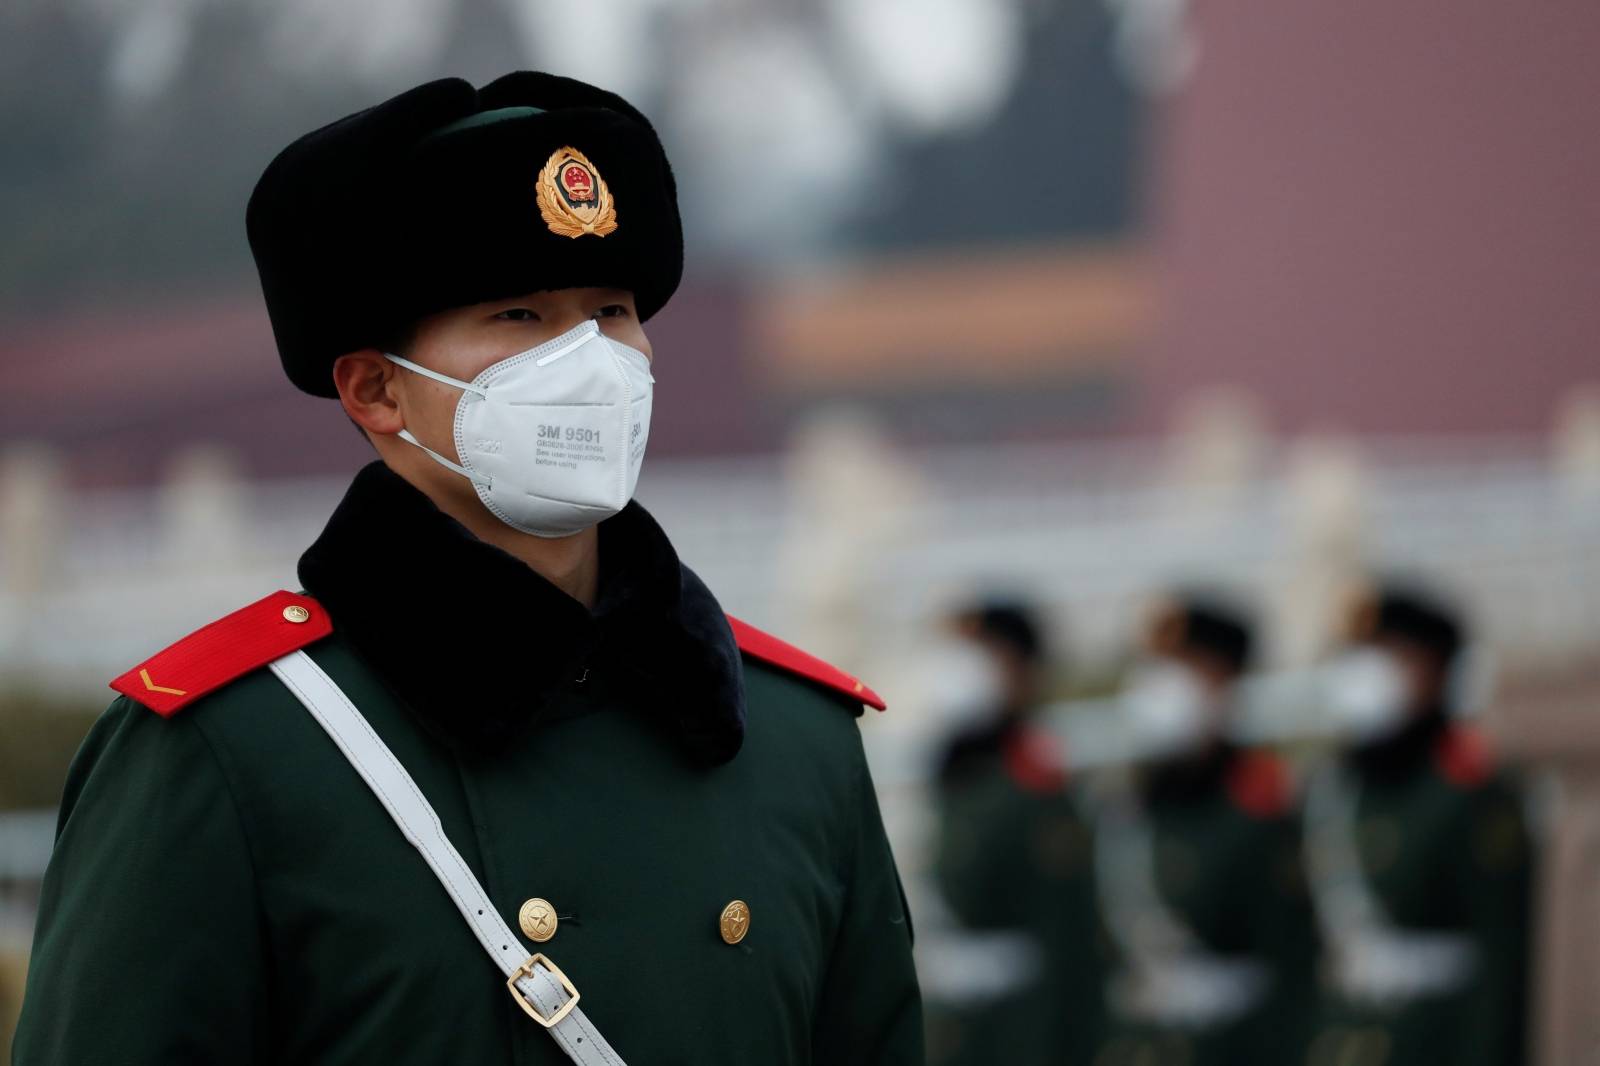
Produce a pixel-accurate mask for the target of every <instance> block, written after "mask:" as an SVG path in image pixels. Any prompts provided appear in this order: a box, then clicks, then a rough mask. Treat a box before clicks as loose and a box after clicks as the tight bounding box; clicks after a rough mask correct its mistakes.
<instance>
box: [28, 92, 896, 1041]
mask: <svg viewBox="0 0 1600 1066" xmlns="http://www.w3.org/2000/svg"><path fill="white" fill-rule="evenodd" d="M247 222H248V230H249V236H250V240H251V245H252V248H253V251H254V253H255V257H256V262H257V265H258V267H259V270H260V274H261V280H262V287H263V289H264V291H265V295H266V301H267V308H268V311H269V313H270V316H271V319H272V325H273V329H274V332H275V335H276V338H277V342H278V348H279V352H280V354H281V356H282V360H283V364H284V367H285V369H286V370H287V372H288V375H289V377H290V379H291V380H292V381H293V382H294V383H295V384H296V385H298V386H299V387H300V388H302V389H304V390H305V391H307V392H310V393H312V394H314V395H318V396H327V397H337V398H338V399H339V401H340V403H341V404H342V406H343V409H344V411H345V412H346V413H347V414H348V415H349V417H350V418H352V419H353V420H354V421H355V422H356V423H357V424H358V425H359V426H360V427H361V429H362V430H363V431H364V432H365V433H366V435H367V437H368V438H369V439H370V440H371V442H372V443H373V445H374V447H375V448H376V449H377V452H378V455H379V457H380V458H379V461H377V462H374V463H372V464H371V465H369V466H367V467H366V468H365V469H363V470H361V471H360V472H359V473H358V474H357V475H356V477H355V479H354V481H353V483H352V484H351V486H350V489H349V492H348V494H347V495H346V497H345V499H344V501H343V503H341V504H340V505H339V507H338V509H337V510H336V511H335V513H334V514H333V516H332V518H331V520H330V521H329V523H328V525H327V528H326V530H325V531H324V532H323V534H322V535H321V537H320V538H319V539H318V540H317V541H316V542H315V543H314V544H313V545H311V547H310V548H309V550H307V551H306V553H305V554H304V556H302V558H301V560H300V567H299V576H300V581H301V583H302V584H303V585H304V587H305V591H303V592H279V593H275V594H272V595H269V596H267V597H266V598H264V599H262V600H260V601H259V602H257V603H255V604H252V605H250V606H248V607H245V608H243V609H241V610H240V611H238V612H236V613H234V614H231V615H229V616H227V617H225V618H222V619H220V620H218V621H215V622H212V623H211V624H210V625H208V626H205V627H204V628H202V629H200V630H198V631H197V632H195V633H194V634H193V635H191V636H190V637H188V638H186V639H184V640H182V641H180V642H178V643H177V644H175V645H173V646H172V647H170V648H168V649H166V650H165V651H162V652H160V653H158V654H156V655H154V656H152V657H151V658H150V659H148V660H146V661H145V662H142V663H139V664H138V665H136V666H135V667H133V668H132V669H131V670H129V671H128V672H127V673H126V674H125V675H123V676H122V677H120V678H118V679H117V680H116V681H115V682H114V684H113V687H114V688H116V689H117V690H118V691H119V692H120V693H121V694H122V695H121V698H119V699H117V700H116V701H115V702H114V703H113V704H112V705H111V707H110V709H109V710H108V711H107V712H106V713H105V715H104V716H103V717H102V718H101V719H100V721H99V722H98V724H97V725H96V726H95V728H94V730H93V731H92V733H91V734H90V735H89V737H88V739H87V740H86V741H85V743H84V745H83V748H82V750H81V751H80V753H79V754H78V756H77V758H76V760H75V761H74V763H73V765H72V768H71V772H70V774H69V777H68V781H67V784H66V792H65V796H64V798H63V801H62V806H61V816H60V825H59V829H58V835H57V841H56V848H55V853H54V856H53V858H52V860H51V864H50V868H49V872H48V874H47V875H46V878H45V884H44V895H43V902H42V906H41V910H40V913H39V923H38V931H37V936H36V940H35V946H34V955H33V963H32V970H31V973H30V974H29V982H28V989H27V996H26V1000H25V1003H24V1007H23V1013H22V1019H21V1026H20V1029H19V1031H18V1034H17V1038H16V1051H15V1061H16V1062H17V1063H18V1064H19V1066H42V1064H45V1063H74V1064H76V1063H86V1062H124V1063H180V1062H195V1063H199V1062H204V1063H223V1064H228V1063H236V1064H245V1063H269V1062H270V1063H291V1062H296V1063H298V1062H305V1063H311V1062H315V1063H355V1062H362V1063H371V1062H383V1063H387V1064H390V1066H397V1064H402V1063H417V1064H428V1066H437V1064H439V1063H444V1062H462V1063H467V1062H470V1063H491V1062H495V1063H501V1062H519V1063H556V1062H564V1061H566V1060H567V1059H568V1058H571V1059H572V1060H574V1061H577V1062H580V1063H603V1064H606V1066H621V1064H622V1063H623V1062H629V1063H633V1064H635V1066H638V1064H643V1063H696V1064H710V1063H728V1064H734V1063H737V1064H739V1066H747V1064H749V1063H755V1062H759V1063H829V1064H833V1063H914V1062H918V1061H920V1058H921V1017H920V1007H919V999H918V992H917V985H916V980H915V976H914V973H913V970H912V965H911V928H910V922H909V918H908V915H907V912H906V909H905V906H904V902H903V897H902V894H901V891H900V886H899V882H898V879H897V876H896V872H895V867H894V863H893V860H892V858H891V856H890V853H889V848H888V845H887V843H886V841H885V837H884V832H883V828H882V824H881V822H880V819H879V814H878V809H877V805H876V801H875V799H874V794H873V786H872V782H871V779H870V777H869V775H868V772H867V767H866V764H865V763H864V761H863V757H862V750H861V743H860V739H859V736H858V731H857V727H856V722H855V717H856V716H857V715H859V714H860V713H861V711H862V707H863V704H868V705H873V706H879V705H880V704H879V701H878V699H877V697H876V696H874V695H873V694H872V692H871V691H870V690H869V689H867V688H866V687H865V686H863V685H862V684H861V683H860V682H858V681H856V680H855V679H853V678H851V677H848V676H846V675H845V674H843V673H842V672H840V671H838V670H835V669H833V668H831V667H829V666H827V665H826V664H823V663H820V662H818V661H817V660H815V659H812V658H810V657H809V656H807V655H805V654H804V653H802V652H799V651H797V650H795V649H793V648H791V647H789V646H787V645H785V644H783V643H782V642H781V641H779V640H777V639H775V638H773V637H771V636H768V635H766V634H763V633H761V632H759V631H757V630H755V629H752V628H750V627H748V626H746V625H743V624H741V623H739V622H737V621H733V620H730V619H729V618H727V617H726V616H725V615H724V614H723V612H722V610H721V609H720V608H719V607H718V605H717V601H716V600H715V599H714V598H713V596H712V594H711V593H710V592H709V591H708V590H707V588H706V587H705V586H704V585H703V584H702V583H701V582H700V580H699V579H698V578H696V577H695V575H694V574H693V573H691V572H690V571H689V570H688V569H687V568H686V567H684V566H682V565H681V564H680V563H679V561H678V558H677V556H676V554H675V553H674V552H673V548H672V545H671V544H670V543H669V541H668V539H667V537H666V535H665V534H664V533H663V532H662V530H661V529H660V528H659V527H658V526H657V525H656V523H655V522H654V521H653V520H652V519H651V517H650V516H649V515H648V514H647V513H646V512H645V511H644V510H643V509H642V508H641V507H640V506H639V505H638V504H637V503H634V502H630V498H631V496H632V493H633V486H634V481H635V479H636V477H637V474H638V469H639V462H640V459H641V458H642V455H643V452H644V446H645V439H646V435H647V433H648V429H649V418H650V398H651V384H652V381H653V378H652V377H651V373H652V364H651V361H650V354H651V353H650V347H649V342H648V340H647V339H646V337H645V333H644V330H643V329H642V327H641V323H642V322H644V321H645V320H647V319H649V318H650V316H651V315H653V314H655V313H656V311H658V310H659V309H660V308H661V306H662V305H663V304H664V303H666V301H667V299H668V298H669V297H670V296H671V295H672V293H673V290H674V289H675V288H676V286H677V284H678V281H679V276H680V273H681V266H682V238H681V233H680V227H679V218H678V210H677V204H676V194H675V190H674V185H673V178H672V172H671V170H670V169H669V167H668V164H667V160H666V157H665V155H664V153H663V151H662V148H661V145H660V143H659V141H658V140H657V137H656V134H655V133H654V131H653V130H652V128H651V126H650V124H649V123H648V122H647V121H646V119H645V118H644V116H643V115H641V114H640V113H639V112H638V111H636V110H635V109H634V108H633V107H631V106H629V105H628V104H627V103H626V102H625V101H623V100H622V99H620V98H619V97H617V96H615V95H613V94H611V93H609V92H604V91H601V90H599V89H596V88H593V87H591V86H588V85H585V84H582V83H580V82H577V81H572V80H570V79H567V78H561V77H554V76H551V75H548V74H541V73H516V74H511V75H507V76H506V77H503V78H500V79H498V80H496V81H494V82H492V83H491V84H489V85H486V86H484V87H483V88H481V89H475V88H474V87H473V86H471V85H470V84H468V83H466V82H464V81H460V80H454V79H451V80H443V81H436V82H432V83H429V84H426V85H423V86H421V87H419V88H417V89H414V90H412V91H410V92H407V93H405V94H403V95H401V96H398V97H396V98H394V99H392V100H390V101H388V102H386V103H383V104H380V105H378V106H376V107H374V108H371V109H370V110H367V111H363V112H360V113H358V114H355V115H351V116H349V117H347V118H344V119H342V120H340V121H338V122H335V123H333V124H332V125H329V126H326V127H324V128H322V129H320V130H317V131H315V132H313V133H310V134H308V135H307V136H305V137H303V138H301V139H300V140H298V141H296V142H295V143H294V144H292V145H290V146H289V147H288V148H287V149H286V150H285V151H284V152H282V153H281V154H280V155H279V156H278V157H277V159H276V160H274V161H273V163H272V164H271V165H270V166H269V167H268V168H267V170H266V172H265V174H264V175H263V176H262V178H261V180H260V183H259V184H258V185H257V187H256V190H255V193H254V195H253V196H252V198H251V202H250V206H249V210H248V213H247ZM685 354H691V353H685ZM666 365H667V366H668V367H669V368H670V363H669V364H666ZM669 372H670V369H669ZM552 1038H553V1039H552Z"/></svg>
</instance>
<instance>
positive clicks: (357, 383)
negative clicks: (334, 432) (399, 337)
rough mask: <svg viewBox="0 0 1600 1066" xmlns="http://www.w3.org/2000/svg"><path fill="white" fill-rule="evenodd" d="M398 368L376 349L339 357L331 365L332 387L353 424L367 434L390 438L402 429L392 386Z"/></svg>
mask: <svg viewBox="0 0 1600 1066" xmlns="http://www.w3.org/2000/svg"><path fill="white" fill-rule="evenodd" d="M397 373H398V368H397V367H396V366H395V365H394V364H393V363H391V362H389V360H387V359H385V358H384V357H383V353H382V352H380V351H378V349H376V348H363V349H361V350H360V351H356V352H350V353H348V354H346V355H341V356H340V357H339V358H337V359H335V360H334V361H333V386H334V388H336V389H338V390H339V403H340V404H342V405H343V406H344V410H345V413H346V414H348V415H349V416H350V418H351V420H352V421H354V422H355V424H356V425H358V426H360V427H361V428H362V429H364V430H366V431H367V432H368V433H379V434H385V435H387V434H391V433H398V432H400V430H402V429H404V428H405V420H404V419H403V418H401V417H400V405H399V403H398V402H397V401H396V399H395V396H394V387H393V384H392V382H393V381H394V378H395V375H396V374H397Z"/></svg>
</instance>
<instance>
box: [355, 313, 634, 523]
mask: <svg viewBox="0 0 1600 1066" xmlns="http://www.w3.org/2000/svg"><path fill="white" fill-rule="evenodd" d="M386 358H388V359H389V361H390V362H393V363H397V364H399V365H400V366H403V367H405V368H407V369H408V370H414V371H416V372H417V373H418V374H421V375H423V376H424V377H429V378H432V379H434V380H435V381H440V382H443V383H444V384H446V385H450V386H453V387H454V388H458V389H460V390H461V400H460V401H459V402H458V403H457V404H456V421H455V441H456V454H457V455H459V456H460V457H461V462H460V464H459V465H458V464H456V463H453V462H451V461H450V460H449V459H447V458H445V457H444V456H443V455H440V454H439V453H438V452H436V451H434V450H433V449H432V448H429V447H428V446H427V445H425V444H423V443H422V442H421V441H419V440H417V438H416V437H414V436H412V435H411V432H410V431H409V430H405V429H402V430H401V431H400V436H401V437H402V438H404V439H405V440H408V441H410V442H411V443H412V444H415V445H416V446H417V447H419V448H421V449H422V450H423V451H425V452H427V453H428V454H429V455H431V456H433V458H434V459H435V460H437V461H438V462H439V463H440V464H441V465H443V466H446V467H449V468H450V469H451V470H454V471H455V472H456V473H458V474H460V475H461V476H462V477H465V478H467V479H468V480H470V481H471V482H472V486H473V488H474V489H476V490H477V493H478V498H479V499H480V500H482V501H483V505H484V506H485V507H487V508H488V509H489V511H490V513H492V514H493V515H494V516H495V517H496V518H498V519H500V521H502V522H504V523H505V524H506V525H508V526H511V527H512V528H513V529H520V530H522V532H524V533H532V534H533V535H534V536H536V537H565V536H570V535H571V534H573V533H576V532H578V531H579V530H582V529H587V528H588V527H589V526H592V525H594V524H595V523H597V522H600V521H602V520H603V519H606V518H610V517H611V516H612V515H614V514H616V513H617V512H618V511H620V510H622V508H624V507H625V506H627V503H628V501H629V500H631V499H633V490H634V487H635V486H636V485H637V484H638V482H639V465H640V463H642V462H643V461H644V446H645V441H646V439H647V438H648V437H649V436H650V400H651V387H652V386H653V385H654V384H655V378H653V377H651V376H650V360H649V359H648V358H647V357H646V356H645V354H644V353H643V352H641V351H638V350H637V349H634V348H630V347H628V346H627V345H626V344H621V343H619V342H617V341H614V340H612V339H610V338H609V337H607V336H605V335H604V334H602V333H601V332H600V327H599V325H598V324H596V323H595V322H594V321H592V320H591V321H588V322H585V323H583V324H582V325H580V326H578V327H576V328H574V329H571V330H568V331H567V332H566V333H563V334H562V335H561V336H559V337H557V338H555V339H554V340H551V341H546V342H545V343H544V344H541V345H539V346H538V347H536V348H529V349H528V350H527V351H525V352H520V353H518V354H517V355H513V356H511V357H510V358H507V359H502V360H500V361H499V362H497V363H494V364H491V365H490V366H489V367H487V368H485V369H484V371H483V373H481V374H479V375H478V376H477V377H475V378H473V379H472V380H471V381H470V382H466V381H457V380H456V379H455V378H452V377H447V376H446V375H444V374H440V373H438V372H437V371H434V370H429V369H428V368H427V367H425V366H419V365H417V364H416V363H413V362H411V361H410V360H409V359H402V358H401V357H400V356H398V355H387V356H386Z"/></svg>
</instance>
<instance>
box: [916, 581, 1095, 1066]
mask: <svg viewBox="0 0 1600 1066" xmlns="http://www.w3.org/2000/svg"><path fill="white" fill-rule="evenodd" d="M950 628H951V629H952V631H953V633H954V635H955V636H956V637H957V639H958V641H959V642H960V644H961V645H964V647H961V648H957V649H952V652H951V654H952V656H953V657H956V658H965V659H967V660H968V663H967V667H966V669H965V671H961V670H957V671H955V672H964V673H965V674H966V676H967V677H968V681H967V683H965V684H962V683H961V682H959V681H956V682H954V685H955V687H957V688H960V689H961V697H960V698H961V699H963V700H966V701H969V703H970V706H969V707H968V709H967V711H966V712H965V714H964V715H963V717H964V718H967V719H969V723H968V724H967V725H966V726H965V727H964V728H962V729H961V730H959V731H958V732H957V734H956V736H955V737H954V738H953V739H952V740H951V741H950V743H949V745H948V748H947V750H946V751H945V753H944V756H943V758H942V760H941V766H940V770H939V777H938V790H939V804H938V806H939V811H938V813H939V819H940V823H939V827H940V838H939V846H938V853H937V855H936V857H935V877H936V879H937V882H938V886H939V889H940V894H941V895H942V896H943V898H944V901H945V902H946V903H947V904H948V905H949V908H950V910H951V912H952V913H953V916H954V918H955V920H956V922H957V925H958V929H957V931H956V932H955V933H954V935H952V936H950V937H948V938H947V939H946V940H945V941H944V943H943V947H944V949H945V951H944V952H943V953H941V954H940V955H939V956H938V961H936V963H935V965H936V967H937V969H938V970H939V972H938V973H937V974H934V975H930V976H929V978H928V983H929V989H930V990H929V1004H928V1017H929V1024H928V1036H929V1047H928V1061H929V1063H930V1066H953V1064H962V1066H968V1064H970V1066H990V1064H993V1063H1006V1064H1008V1066H1032V1064H1038V1066H1079V1064H1083V1063H1086V1062H1087V1061H1088V1055H1087V1050H1088V1047H1089V1046H1090V1044H1089V1042H1090V1041H1092V1039H1093V1034H1094V1032H1095V1031H1096V1027H1097V1025H1098V1023H1099V1015H1100V1002H1099V997H1100V975H1099V971H1098V968H1097V958H1096V952H1095V951H1094V944H1095V933H1096V925H1095V912H1094V882H1093V877H1092V872H1091V865H1090V860H1091V856H1092V851H1091V846H1090V836H1089V826H1088V823H1087V821H1086V820H1085V819H1084V817H1083V816H1082V814H1081V813H1080V810H1079V807H1078V804H1077V802H1076V801H1075V800H1074V798H1073V796H1072V794H1071V793H1070V792H1069V790H1068V781H1067V774H1066V765H1065V761H1064V759H1063V757H1062V752H1061V751H1060V750H1059V749H1058V747H1057V744H1056V743H1055V741H1054V738H1053V737H1051V736H1050V735H1049V734H1047V733H1046V732H1044V730H1043V729H1042V728H1041V727H1040V726H1038V725H1036V724H1035V723H1034V722H1033V720H1032V719H1033V716H1034V714H1035V712H1036V711H1037V710H1038V708H1039V698H1040V693H1041V689H1042V686H1043V684H1044V680H1045V675H1046V674H1047V672H1048V669H1049V663H1050V660H1049V657H1048V655H1047V653H1046V649H1045V642H1044V639H1043V637H1042V635H1041V631H1040V627H1039V625H1038V623H1037V621H1036V620H1035V617H1034V615H1033V613H1032V612H1031V611H1030V610H1029V609H1028V608H1027V607H1026V606H1024V605H1022V604H1018V603H1015V602H1006V601H992V602H988V603H983V604H979V605H976V606H974V607H972V608H970V609H967V610H963V611H959V612H957V613H956V614H955V615H953V616H952V617H951V619H950ZM935 991H937V993H938V994H937V995H936V994H935Z"/></svg>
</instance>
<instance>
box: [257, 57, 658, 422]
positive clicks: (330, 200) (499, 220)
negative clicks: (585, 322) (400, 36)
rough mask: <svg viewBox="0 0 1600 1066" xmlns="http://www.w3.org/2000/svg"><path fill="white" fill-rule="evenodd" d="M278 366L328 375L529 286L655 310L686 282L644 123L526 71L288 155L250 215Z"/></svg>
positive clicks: (588, 91)
mask: <svg viewBox="0 0 1600 1066" xmlns="http://www.w3.org/2000/svg"><path fill="white" fill-rule="evenodd" d="M245 226H246V230H247V232H248V234H249V238H250V248H251V251H252V252H253V253H254V254H255V259H256V268H257V270H258V271H259V272H260V275H261V289H262V292H263V294H264V295H265V296H266V302H267V313H268V315H269V316H270V318H271V319H272V330H273V334H274V336H275V337H276V338H277V342H278V353H279V355H280V356H281V357H282V359H283V367H284V370H285V371H286V372H287V373H288V375H289V379H290V380H291V381H293V382H294V383H295V385H297V386H298V387H299V388H301V389H303V390H304V391H306V392H309V393H312V394H313V395H317V396H334V395H336V393H335V390H334V387H333V378H332V373H331V367H332V365H333V361H334V360H335V359H336V358H338V357H339V356H340V355H343V354H345V353H346V352H352V351H356V350H358V349H361V348H370V347H378V346H380V345H383V344H384V343H386V342H388V341H390V340H391V339H392V338H394V337H395V336H396V335H398V334H399V333H401V332H402V331H403V330H404V329H405V328H406V327H408V326H409V325H410V324H411V323H413V322H415V321H416V320H417V319H419V318H422V317H423V316H425V315H429V314H433V313H434V312H437V311H442V310H445V309H447V308H451V307H461V306H466V305H468V304H474V303H481V302H484V301H488V300H497V299H504V298H506V297H510V296H516V295H520V294H522V293H527V292H537V291H541V290H545V289H563V288H573V287H577V286H591V285H592V286H605V287H609V288H619V289H627V290H629V291H631V292H632V293H633V295H634V300H635V303H636V305H637V307H638V311H639V317H640V318H641V319H647V318H649V317H650V316H651V315H653V314H655V313H656V312H657V311H658V310H660V309H661V307H662V306H663V305H664V304H665V303H666V302H667V300H668V299H669V298H670V297H671V296H672V293H673V292H674V291H675V290H676V289H677V287H678V281H679V279H680V278H681V277H682V274H683V230H682V224H681V222H680V220H679V217H678V197H677V186H676V184H675V183H674V181H673V176H672V168H671V166H670V165H669V164H668V162H667V157H666V153H665V152H664V151H663V150H662V147H661V141H660V140H659V138H657V136H656V133H655V130H654V129H653V128H652V127H651V125H650V123H649V121H648V120H647V119H646V118H645V117H644V116H643V115H642V114H640V113H639V112H638V111H637V110H635V109H634V108H633V107H632V106H631V105H630V104H628V103H627V102H626V101H624V100H623V99H622V98H621V97H619V96H617V95H615V94H614V93H609V92H606V91H605V90H603V89H597V88H595V87H593V86H591V85H586V84H584V83H583V82H580V81H574V80H573V79H571V78H563V77H558V76H556V75H553V74H543V73H538V72H534V71H519V72H517V73H514V74H507V75H506V76H504V77H502V78H498V79H496V80H495V81H493V82H491V83H489V84H488V85H486V86H484V87H483V88H481V89H475V88H473V87H472V85H470V84H469V83H467V82H465V81H462V80H460V79H459V78H447V79H443V80H440V81H434V82H429V83H427V84H426V85H420V86H418V87H417V88H415V89H411V90H410V91H408V92H404V93H401V94H400V95H399V96H396V97H394V98H393V99H391V100H388V101H386V102H384V103H381V104H378V105H377V106H375V107H371V108H368V109H367V110H365V111H359V112H357V113H355V114H353V115H349V116H347V117H345V118H342V119H340V120H339V121H337V122H334V123H332V124H330V125H327V126H324V127H322V128H321V129H319V130H314V131H313V132H311V133H308V134H306V135H305V136H304V137H301V138H300V139H299V140H297V141H295V142H294V143H293V144H291V145H289V147H287V148H285V149H284V150H283V151H282V152H280V153H279V154H278V156H277V158H276V159H274V160H273V161H272V163H271V164H270V165H268V167H267V169H266V172H265V173H263V174H262V176H261V180H260V181H259V182H257V183H256V188H255V192H254V193H252V194H251V197H250V204H249V207H248V208H247V209H246V212H245Z"/></svg>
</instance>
